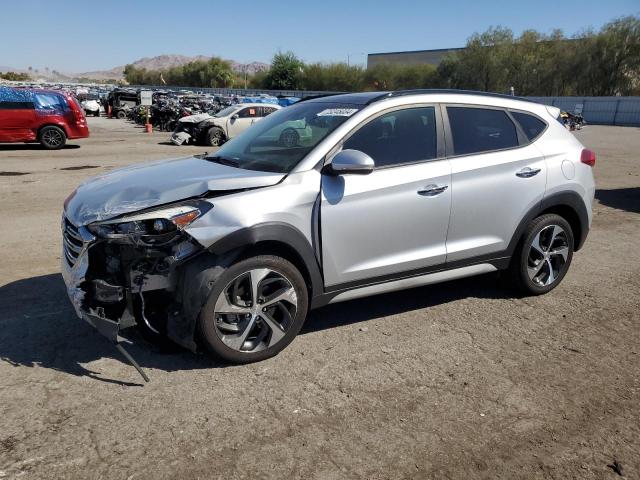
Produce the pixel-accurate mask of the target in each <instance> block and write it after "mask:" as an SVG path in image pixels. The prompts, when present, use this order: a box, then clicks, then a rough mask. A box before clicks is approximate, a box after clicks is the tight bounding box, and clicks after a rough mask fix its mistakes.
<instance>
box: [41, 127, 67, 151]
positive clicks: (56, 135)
mask: <svg viewBox="0 0 640 480" xmlns="http://www.w3.org/2000/svg"><path fill="white" fill-rule="evenodd" d="M42 140H43V141H44V142H45V143H46V144H47V145H50V146H52V147H57V146H59V145H60V144H62V140H63V139H62V133H60V132H59V131H58V130H55V129H53V128H51V129H49V130H47V131H45V132H44V133H43V134H42Z"/></svg>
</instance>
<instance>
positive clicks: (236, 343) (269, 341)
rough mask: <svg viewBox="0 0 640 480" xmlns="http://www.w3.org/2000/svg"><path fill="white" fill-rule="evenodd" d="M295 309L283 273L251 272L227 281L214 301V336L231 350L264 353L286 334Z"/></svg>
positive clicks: (290, 285) (287, 282)
mask: <svg viewBox="0 0 640 480" xmlns="http://www.w3.org/2000/svg"><path fill="white" fill-rule="evenodd" d="M297 308H298V299H297V296H296V291H295V289H294V288H293V285H292V284H291V282H290V281H289V280H288V279H287V278H286V277H285V276H284V275H283V274H281V273H279V272H276V271H275V270H271V269H269V268H258V269H252V270H249V271H248V272H245V273H242V274H241V275H239V276H237V277H236V278H234V279H233V280H232V281H231V282H229V283H228V284H227V286H226V287H225V288H224V289H223V290H222V292H221V293H220V295H219V297H218V299H217V300H216V304H215V308H214V317H215V318H214V324H215V327H216V333H217V334H218V336H219V337H220V339H221V340H222V341H223V343H224V344H225V345H226V346H227V347H229V348H231V349H233V350H236V351H239V352H247V353H249V352H258V351H261V350H265V349H267V348H269V347H272V346H274V345H275V344H277V343H278V342H279V341H280V340H282V338H283V337H284V336H285V335H286V333H287V331H288V330H289V328H290V327H291V325H292V324H293V321H294V318H295V316H296V311H297Z"/></svg>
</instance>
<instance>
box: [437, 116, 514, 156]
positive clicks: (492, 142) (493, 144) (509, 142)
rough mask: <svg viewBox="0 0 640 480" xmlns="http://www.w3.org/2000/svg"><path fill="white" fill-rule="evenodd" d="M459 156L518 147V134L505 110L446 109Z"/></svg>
mask: <svg viewBox="0 0 640 480" xmlns="http://www.w3.org/2000/svg"><path fill="white" fill-rule="evenodd" d="M447 114H448V116H449V124H450V125H451V133H452V135H453V149H454V153H455V154H456V155H466V154H469V153H480V152H488V151H491V150H501V149H504V148H513V147H517V146H518V145H519V144H518V133H517V131H516V126H515V125H514V124H513V122H512V121H511V119H510V118H509V116H508V115H507V113H506V112H505V111H503V110H493V109H488V108H474V107H447Z"/></svg>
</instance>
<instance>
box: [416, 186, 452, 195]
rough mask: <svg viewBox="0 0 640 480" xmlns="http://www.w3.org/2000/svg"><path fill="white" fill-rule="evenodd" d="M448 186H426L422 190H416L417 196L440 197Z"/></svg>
mask: <svg viewBox="0 0 640 480" xmlns="http://www.w3.org/2000/svg"><path fill="white" fill-rule="evenodd" d="M447 188H449V185H434V184H431V185H427V186H426V187H424V188H423V189H422V190H418V195H422V196H423V197H435V196H436V195H440V194H441V193H442V192H444V191H445V190H446V189H447Z"/></svg>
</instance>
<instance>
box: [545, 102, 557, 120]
mask: <svg viewBox="0 0 640 480" xmlns="http://www.w3.org/2000/svg"><path fill="white" fill-rule="evenodd" d="M545 107H547V112H549V115H551V116H552V117H553V118H558V117H559V116H560V109H559V108H558V107H552V106H551V105H545Z"/></svg>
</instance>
